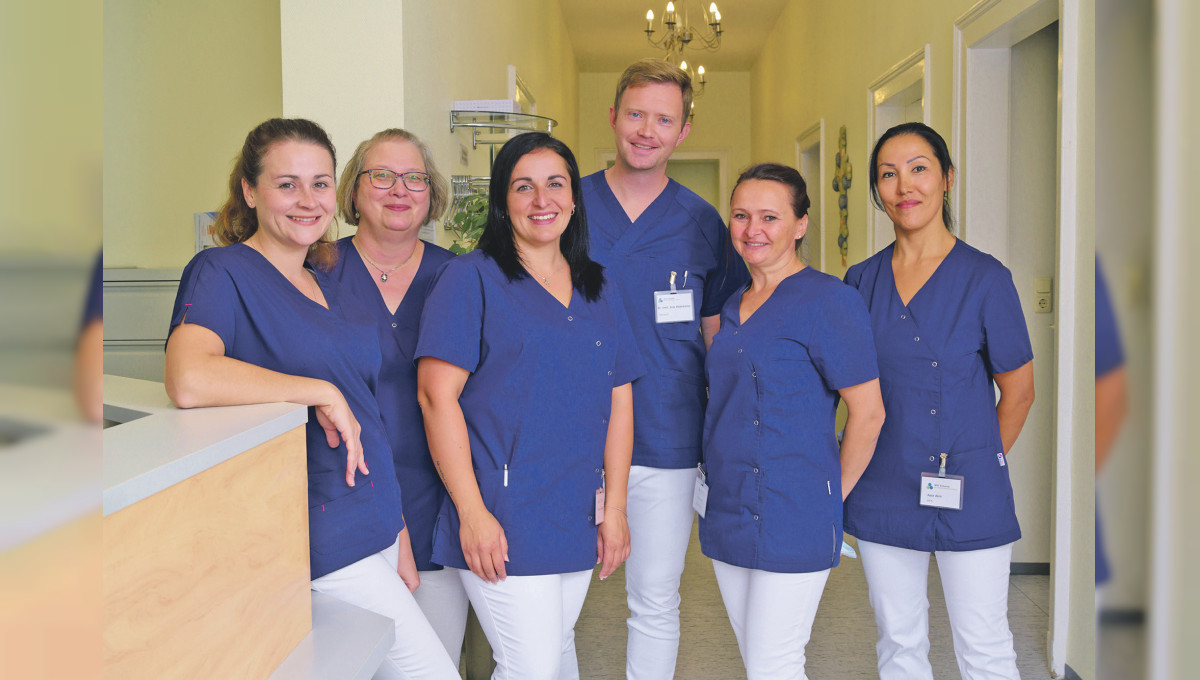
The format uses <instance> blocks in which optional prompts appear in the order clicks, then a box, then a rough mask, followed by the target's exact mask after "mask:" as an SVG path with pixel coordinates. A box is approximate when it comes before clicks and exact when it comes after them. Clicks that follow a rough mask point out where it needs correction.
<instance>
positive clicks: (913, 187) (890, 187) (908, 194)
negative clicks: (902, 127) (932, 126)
mask: <svg viewBox="0 0 1200 680" xmlns="http://www.w3.org/2000/svg"><path fill="white" fill-rule="evenodd" d="M873 171H874V172H875V177H876V186H877V188H878V191H879V198H880V200H881V201H882V203H883V209H884V211H885V212H886V213H887V215H888V217H890V218H891V220H892V224H893V225H895V227H896V229H898V230H904V231H917V230H920V229H925V228H927V227H930V226H932V227H934V228H937V229H942V228H944V223H943V221H942V203H943V201H944V200H945V195H946V192H947V191H949V190H950V189H951V187H953V186H954V169H953V168H951V169H950V170H949V172H946V171H944V170H943V169H942V167H941V165H940V164H939V163H938V161H937V156H936V155H935V154H934V151H933V147H932V146H930V145H929V142H926V141H925V140H924V139H922V138H921V137H920V136H918V135H913V134H902V135H897V136H895V137H892V138H891V139H889V140H888V141H886V142H884V144H883V146H882V147H880V149H879V154H878V156H877V158H876V163H875V168H873Z"/></svg>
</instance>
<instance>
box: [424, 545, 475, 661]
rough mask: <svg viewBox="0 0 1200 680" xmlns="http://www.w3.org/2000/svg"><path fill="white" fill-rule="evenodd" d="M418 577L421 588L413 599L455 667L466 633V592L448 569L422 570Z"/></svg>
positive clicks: (457, 577) (467, 602)
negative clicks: (419, 577)
mask: <svg viewBox="0 0 1200 680" xmlns="http://www.w3.org/2000/svg"><path fill="white" fill-rule="evenodd" d="M420 575H421V585H420V587H418V588H417V592H415V593H413V597H414V598H416V600H417V605H418V606H420V607H421V611H422V612H424V614H425V618H426V620H428V621H429V625H430V626H433V632H434V633H437V636H438V639H440V640H441V641H442V646H443V647H445V648H446V653H447V654H449V655H450V661H451V663H453V664H454V667H455V668H458V662H459V657H461V656H462V646H463V635H464V634H465V632H466V630H467V605H468V604H469V601H468V600H467V591H465V590H463V584H462V579H461V578H459V576H458V574H457V573H455V572H453V571H451V570H449V569H438V570H436V571H422V572H420Z"/></svg>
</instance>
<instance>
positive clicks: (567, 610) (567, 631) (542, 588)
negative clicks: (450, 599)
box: [447, 568, 592, 680]
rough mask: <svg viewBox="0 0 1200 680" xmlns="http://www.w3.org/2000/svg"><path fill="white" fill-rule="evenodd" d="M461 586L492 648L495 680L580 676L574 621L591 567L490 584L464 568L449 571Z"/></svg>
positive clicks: (564, 679) (558, 679) (561, 679)
mask: <svg viewBox="0 0 1200 680" xmlns="http://www.w3.org/2000/svg"><path fill="white" fill-rule="evenodd" d="M447 571H453V572H455V573H457V574H458V576H459V578H460V579H462V584H463V589H464V590H466V592H467V597H469V598H470V600H471V606H472V607H474V608H475V615H476V616H477V617H479V625H480V627H482V628H483V633H484V635H486V636H487V639H488V643H489V644H490V645H491V646H492V657H493V658H494V659H495V660H496V670H495V671H493V672H492V680H579V662H578V661H577V659H576V658H575V621H576V620H578V619H579V612H580V611H581V610H582V609H583V600H584V598H586V597H587V591H588V585H589V584H591V581H592V570H591V569H589V570H587V571H577V572H573V573H569V574H547V575H545V576H509V577H508V578H506V579H504V580H503V581H500V582H499V583H494V584H493V583H488V582H487V581H484V580H483V579H481V578H479V577H478V576H476V575H475V574H473V573H471V572H470V571H468V570H466V569H449V568H447Z"/></svg>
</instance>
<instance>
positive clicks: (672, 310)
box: [654, 288, 696, 323]
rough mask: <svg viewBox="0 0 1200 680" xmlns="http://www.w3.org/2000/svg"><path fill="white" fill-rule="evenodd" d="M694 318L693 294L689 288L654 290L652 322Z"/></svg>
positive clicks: (671, 321) (673, 321) (691, 319)
mask: <svg viewBox="0 0 1200 680" xmlns="http://www.w3.org/2000/svg"><path fill="white" fill-rule="evenodd" d="M695 320H696V305H695V295H694V291H692V290H691V289H690V288H685V289H683V290H659V291H655V292H654V323H676V322H679V321H695Z"/></svg>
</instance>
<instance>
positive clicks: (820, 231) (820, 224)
mask: <svg viewBox="0 0 1200 680" xmlns="http://www.w3.org/2000/svg"><path fill="white" fill-rule="evenodd" d="M813 145H816V147H817V157H818V159H819V163H820V168H821V169H820V170H819V171H818V172H817V175H818V176H817V183H816V185H815V186H816V190H815V191H814V189H813V186H814V185H813V181H812V180H813V178H811V177H805V178H804V180H805V183H806V184H807V185H808V195H809V196H812V195H813V194H814V193H818V194H819V195H820V205H819V206H818V209H817V214H816V215H812V214H811V213H810V214H809V216H808V230H809V231H812V229H813V222H814V217H815V218H816V219H815V221H816V228H817V235H818V236H819V237H820V238H819V239H818V241H819V242H820V248H818V250H819V251H820V252H818V253H817V254H816V257H813V256H812V253H811V252H810V253H809V259H810V260H812V261H811V262H810V263H809V264H811V265H812V266H814V267H816V268H817V269H818V270H820V271H825V247H826V245H827V244H826V242H825V213H827V212H829V211H828V210H826V209H825V205H826V200H825V195H824V194H823V193H819V192H823V191H825V187H826V186H828V184H827V183H826V181H825V180H826V177H825V150H826V149H827V148H828V147H826V146H825V119H824V118H821V119H820V120H818V121H817V122H815V123H813V124H812V125H810V126H808V127H807V128H805V129H804V131H803V132H801V133H800V134H799V135H797V136H796V169H797V170H799V169H800V167H801V163H800V156H801V154H802V153H804V150H805V149H807V148H809V147H811V146H813Z"/></svg>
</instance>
